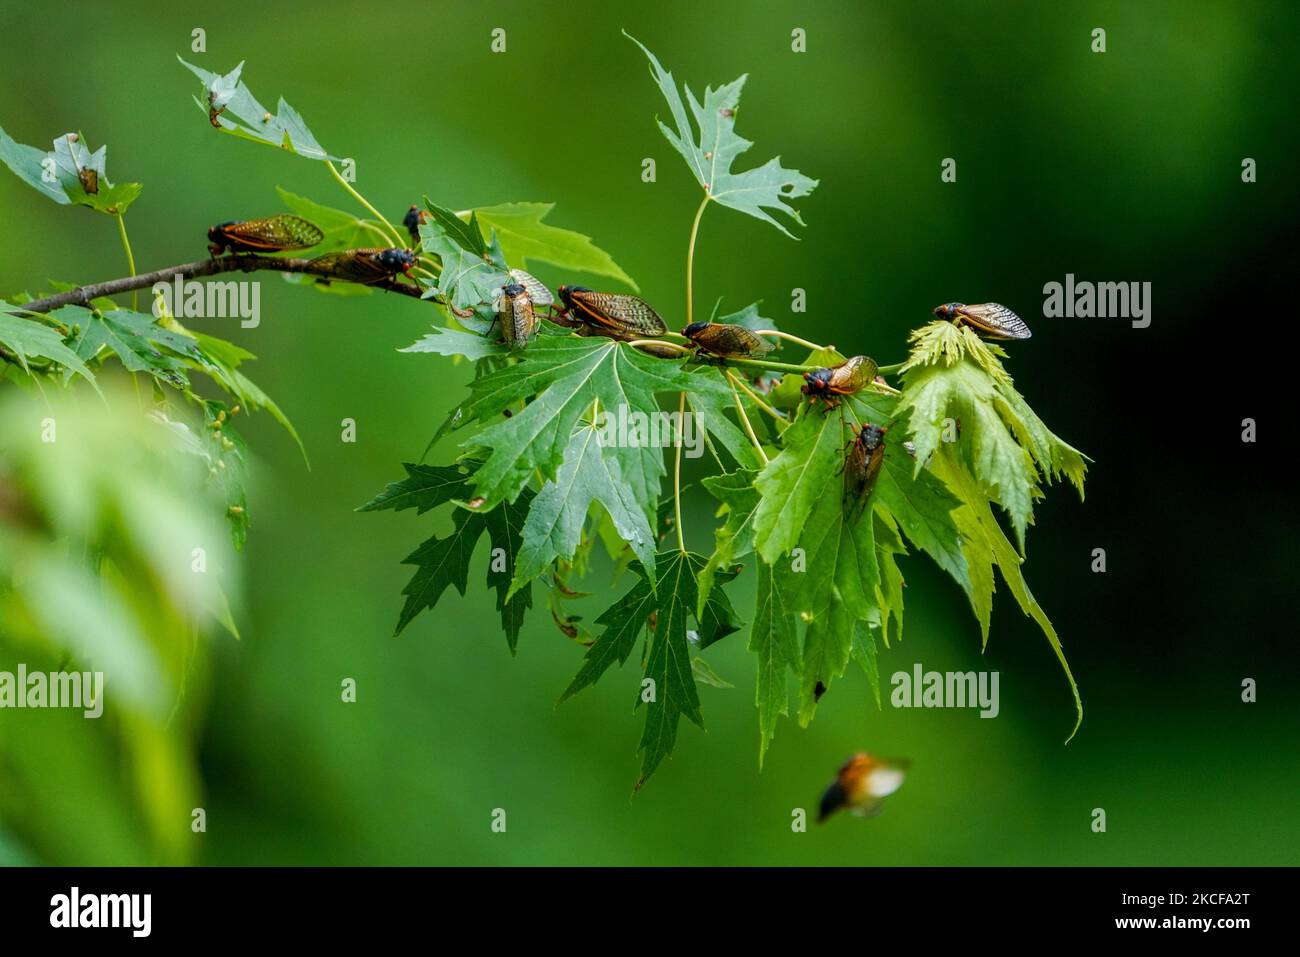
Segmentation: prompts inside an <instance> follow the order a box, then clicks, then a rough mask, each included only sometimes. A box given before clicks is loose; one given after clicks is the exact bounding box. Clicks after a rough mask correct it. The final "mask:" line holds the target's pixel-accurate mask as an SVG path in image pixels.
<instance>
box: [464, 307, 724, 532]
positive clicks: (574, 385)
mask: <svg viewBox="0 0 1300 957" xmlns="http://www.w3.org/2000/svg"><path fill="white" fill-rule="evenodd" d="M725 388H726V387H725V386H724V385H723V384H722V382H721V381H720V380H719V379H718V377H717V375H716V372H715V371H714V370H711V369H685V368H683V367H682V366H681V365H680V364H679V363H675V362H665V361H663V360H661V359H656V358H653V357H651V356H647V355H644V354H643V353H641V352H638V351H637V350H636V349H634V348H632V347H631V346H629V345H627V344H626V343H622V342H616V341H614V340H612V339H603V338H597V337H592V338H583V337H580V336H572V335H568V334H567V333H566V334H560V333H559V330H557V329H556V328H555V327H554V326H549V325H547V324H543V327H542V331H541V335H540V336H539V337H538V338H537V340H535V341H534V342H533V343H532V345H530V346H529V347H528V349H527V351H526V352H525V353H524V354H523V356H522V358H521V359H520V361H519V362H517V363H515V364H514V365H509V366H505V367H503V368H501V369H498V370H496V371H494V372H492V373H490V374H488V375H485V376H482V377H481V378H479V379H477V380H475V382H474V384H473V386H472V387H471V398H470V402H469V403H468V405H467V406H466V417H467V418H469V419H474V420H477V421H479V422H485V423H487V422H490V423H491V424H490V425H488V426H487V428H485V429H483V431H481V432H479V433H478V434H476V435H474V436H472V437H471V438H469V439H467V440H466V441H465V443H464V447H466V448H468V449H481V450H482V452H483V454H484V462H483V466H482V467H481V468H480V469H479V471H478V472H477V473H476V474H475V476H474V486H475V494H476V495H478V496H481V497H482V498H483V499H484V501H485V506H484V507H485V508H492V507H493V506H495V505H496V504H497V503H498V502H501V501H503V500H509V499H513V498H514V497H515V496H516V495H518V494H519V492H520V490H521V489H523V487H524V486H525V484H526V483H527V482H528V480H529V478H530V477H531V476H532V474H533V471H534V469H539V470H540V471H541V473H542V475H543V477H544V478H547V479H554V478H555V476H556V474H557V471H558V470H559V467H560V464H561V462H562V461H563V459H564V454H565V450H566V449H567V448H568V446H569V443H570V441H571V440H572V437H573V432H574V428H575V426H576V424H577V422H578V419H579V417H580V416H582V415H583V414H584V413H586V412H587V411H588V410H589V409H590V408H591V406H592V403H593V402H599V407H600V409H601V410H602V411H604V412H606V413H609V414H611V415H614V414H617V412H618V410H619V409H620V408H623V409H627V410H630V411H639V412H646V413H653V412H655V411H657V410H658V407H659V406H658V402H657V400H656V398H655V395H656V393H659V392H681V391H685V392H688V393H691V392H695V393H703V392H714V393H719V392H721V391H723V390H725ZM530 399H531V401H529V402H528V404H527V405H526V406H525V407H524V409H523V410H522V411H516V412H515V413H514V414H513V415H512V416H511V417H510V418H503V417H502V416H501V413H502V412H503V411H504V410H505V409H507V408H511V407H513V406H515V405H517V404H518V403H520V402H524V401H526V400H530ZM607 451H608V452H610V453H611V456H612V461H613V462H615V463H616V465H617V473H618V475H619V477H620V479H621V480H622V481H623V482H625V483H627V485H628V486H629V488H630V489H631V491H632V494H633V496H634V497H635V499H636V501H637V502H638V504H639V505H640V507H641V510H642V511H643V512H644V513H645V515H646V518H647V520H650V519H653V517H654V515H655V513H656V510H657V506H658V502H659V485H660V478H661V477H662V476H663V474H664V464H663V455H662V451H663V450H662V449H659V448H651V447H646V446H642V447H631V446H629V445H623V444H620V445H617V446H615V447H613V448H610V449H608V450H607Z"/></svg>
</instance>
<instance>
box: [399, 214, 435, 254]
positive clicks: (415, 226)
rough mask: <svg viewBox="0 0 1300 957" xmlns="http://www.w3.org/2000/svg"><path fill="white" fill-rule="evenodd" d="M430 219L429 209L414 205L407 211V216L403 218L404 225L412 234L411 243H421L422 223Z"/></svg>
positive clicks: (415, 244)
mask: <svg viewBox="0 0 1300 957" xmlns="http://www.w3.org/2000/svg"><path fill="white" fill-rule="evenodd" d="M428 221H429V211H428V210H427V209H421V208H420V207H419V206H416V205H412V206H411V208H410V209H408V210H407V211H406V216H405V217H403V218H402V225H403V226H405V227H406V231H407V232H408V233H410V234H411V245H413V246H418V245H420V224H421V223H427V222H428Z"/></svg>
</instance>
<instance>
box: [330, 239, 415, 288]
mask: <svg viewBox="0 0 1300 957" xmlns="http://www.w3.org/2000/svg"><path fill="white" fill-rule="evenodd" d="M415 262H416V257H415V253H413V252H412V251H411V250H409V249H398V248H396V247H394V248H392V249H345V250H343V251H342V252H337V253H326V254H325V255H324V256H317V257H316V258H315V259H313V260H312V261H311V262H309V263H308V264H307V271H308V272H310V273H313V274H314V275H317V276H324V277H326V278H327V279H342V280H345V281H347V282H358V283H363V284H365V285H370V284H371V283H376V282H383V281H384V280H386V279H392V278H394V277H395V276H396V275H397V274H398V273H402V274H403V275H410V272H411V269H412V268H413V267H414V266H415Z"/></svg>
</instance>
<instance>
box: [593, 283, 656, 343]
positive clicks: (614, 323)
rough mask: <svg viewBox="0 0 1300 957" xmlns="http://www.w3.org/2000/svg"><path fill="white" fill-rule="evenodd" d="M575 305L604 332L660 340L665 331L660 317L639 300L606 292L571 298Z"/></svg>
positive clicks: (635, 297) (634, 297) (642, 300)
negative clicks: (591, 317)
mask: <svg viewBox="0 0 1300 957" xmlns="http://www.w3.org/2000/svg"><path fill="white" fill-rule="evenodd" d="M574 302H576V303H578V304H580V305H581V306H582V307H583V310H584V311H585V312H587V313H588V314H590V315H592V316H593V317H594V318H595V319H596V321H597V322H598V323H599V324H600V325H603V326H605V327H607V328H613V329H616V330H618V331H621V332H623V333H630V334H632V335H633V336H646V337H653V336H662V335H663V334H664V333H665V332H667V331H668V327H667V326H666V325H664V321H663V319H661V318H659V313H657V312H655V311H654V308H653V307H652V306H651V305H650V303H648V302H646V301H645V300H644V299H641V298H640V297H638V296H624V295H619V294H617V293H607V292H584V293H580V294H575V295H574Z"/></svg>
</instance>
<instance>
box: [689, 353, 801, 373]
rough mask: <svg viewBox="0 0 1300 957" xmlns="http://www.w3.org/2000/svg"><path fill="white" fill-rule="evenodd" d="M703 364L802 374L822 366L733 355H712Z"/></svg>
mask: <svg viewBox="0 0 1300 957" xmlns="http://www.w3.org/2000/svg"><path fill="white" fill-rule="evenodd" d="M702 364H703V365H722V366H745V367H746V368H750V369H766V370H767V371H768V372H797V373H799V374H800V375H802V374H803V373H805V372H812V371H813V370H814V369H818V368H820V366H799V365H793V364H791V363H789V362H771V361H769V360H767V359H738V358H734V357H732V356H725V357H722V356H711V357H709V358H708V359H705V360H703V362H702Z"/></svg>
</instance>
